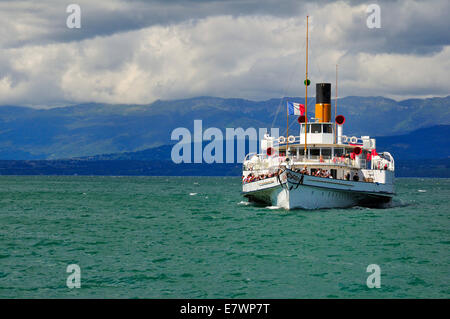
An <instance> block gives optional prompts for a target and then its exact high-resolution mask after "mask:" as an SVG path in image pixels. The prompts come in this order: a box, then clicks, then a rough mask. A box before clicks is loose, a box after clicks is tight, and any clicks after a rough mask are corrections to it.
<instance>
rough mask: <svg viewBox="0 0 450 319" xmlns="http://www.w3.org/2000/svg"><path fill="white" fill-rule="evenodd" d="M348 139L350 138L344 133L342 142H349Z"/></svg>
mask: <svg viewBox="0 0 450 319" xmlns="http://www.w3.org/2000/svg"><path fill="white" fill-rule="evenodd" d="M347 140H348V138H347V136H345V135H342V143H347Z"/></svg>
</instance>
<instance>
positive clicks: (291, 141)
mask: <svg viewBox="0 0 450 319" xmlns="http://www.w3.org/2000/svg"><path fill="white" fill-rule="evenodd" d="M288 142H289V143H294V142H295V136H294V135H291V136H289V137H288Z"/></svg>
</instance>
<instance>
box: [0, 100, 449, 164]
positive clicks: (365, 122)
mask: <svg viewBox="0 0 450 319" xmlns="http://www.w3.org/2000/svg"><path fill="white" fill-rule="evenodd" d="M287 100H289V101H296V102H300V103H303V101H304V98H302V97H289V98H283V99H270V100H266V101H249V100H244V99H224V98H218V97H196V98H191V99H182V100H172V101H161V100H158V101H155V102H153V103H151V104H148V105H124V104H120V105H119V104H114V105H112V104H96V103H88V104H79V105H72V106H66V107H58V108H50V109H34V108H30V107H22V106H8V105H6V106H0V160H36V159H63V158H74V157H90V156H97V155H102V154H116V155H111V156H116V157H117V156H119V157H120V155H117V154H118V153H124V152H142V151H144V152H145V150H147V149H153V150H152V151H151V153H154V154H153V155H155V154H156V153H157V152H160V154H161V158H160V159H163V158H164V159H166V156H167V153H164V148H166V149H169V148H171V146H170V144H173V143H175V141H171V139H170V136H171V133H172V131H173V130H174V129H175V128H178V127H185V128H187V129H189V130H190V131H191V132H193V122H194V120H196V119H201V120H202V121H203V129H204V130H205V129H206V128H208V127H216V128H219V129H221V130H222V132H225V128H228V127H231V128H238V127H242V128H244V129H246V128H249V127H254V128H271V127H279V128H280V134H281V135H284V134H285V128H286V101H287ZM314 103H315V100H314V98H312V99H308V117H313V116H314ZM332 108H333V109H334V104H333V106H332ZM338 113H339V114H343V115H344V116H345V117H346V122H345V124H344V134H348V135H351V136H360V135H370V136H376V137H378V140H377V143H378V146H384V147H385V149H387V150H390V147H393V148H392V150H393V154H395V153H396V152H397V153H398V152H400V153H401V152H405V154H413V153H414V154H415V155H414V156H412V157H411V156H410V157H404V158H423V156H424V154H421V151H420V144H421V143H424V144H423V145H425V146H426V145H427V144H429V141H430V140H428V139H425V138H424V136H425V135H423V134H429V135H430V136H432V137H430V138H432V139H433V141H436V140H443V141H444V142H446V143H447V144H445V145H447V146H445V147H444V148H442V147H441V148H439V146H438V144H436V149H433V151H432V153H431V154H430V153H427V152H429V150H428V149H427V150H428V151H422V153H423V152H425V153H426V156H432V157H427V158H445V157H447V156H448V155H446V156H441V153H440V152H441V151H442V150H444V151H445V152H448V149H449V148H448V127H447V126H448V125H450V96H447V97H442V98H440V97H436V98H427V99H408V100H403V101H395V100H392V99H388V98H384V97H357V96H349V97H344V98H341V99H339V100H338ZM295 121H296V117H294V116H291V117H290V127H292V130H293V131H294V132H295V130H296V129H295V127H298V126H296V125H298V124H297V123H296V122H295ZM422 128H423V129H425V131H420V130H418V129H422ZM442 129H443V130H445V133H442V132H440V131H439V130H442ZM427 130H428V131H427ZM290 132H292V131H291V130H290ZM414 132H415V133H414ZM414 134H416V135H414ZM394 136H396V137H395V138H394ZM427 136H428V135H427ZM417 138H419V139H417ZM383 143H385V144H384V145H383ZM161 148H162V149H161ZM378 148H379V149H381V148H380V147H378ZM418 148H419V149H418ZM411 150H412V153H411ZM400 153H398V154H400ZM135 155H136V156H139V153H136V154H135ZM141 155H142V154H141ZM102 156H103V155H102ZM402 156H403V155H402ZM436 156H437V157H436Z"/></svg>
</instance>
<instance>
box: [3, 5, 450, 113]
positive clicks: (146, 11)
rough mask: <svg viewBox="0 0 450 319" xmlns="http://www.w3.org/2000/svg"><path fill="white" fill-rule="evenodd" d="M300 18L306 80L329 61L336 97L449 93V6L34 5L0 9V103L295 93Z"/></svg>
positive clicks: (324, 71) (322, 77)
mask: <svg viewBox="0 0 450 319" xmlns="http://www.w3.org/2000/svg"><path fill="white" fill-rule="evenodd" d="M71 3H76V4H78V5H79V6H80V8H81V28H79V29H77V28H74V29H69V28H68V27H67V25H66V20H67V18H68V16H69V15H70V13H67V12H66V8H67V6H68V5H69V4H71ZM372 3H377V4H378V5H379V6H380V8H381V28H379V29H378V28H372V29H370V28H368V27H367V24H366V20H367V17H368V16H369V14H368V13H367V12H366V9H367V7H368V5H370V4H372ZM307 14H308V15H309V16H310V17H311V18H310V42H309V46H310V50H309V58H310V60H309V62H310V63H309V66H310V67H309V73H310V79H311V80H312V82H313V83H315V82H323V81H327V82H332V83H333V86H334V82H335V68H336V67H335V66H336V64H338V65H339V96H348V95H362V96H378V95H382V96H387V97H391V98H395V99H405V98H410V97H428V96H446V95H449V94H450V84H449V78H450V32H449V30H450V22H449V21H450V20H449V18H448V16H449V14H450V1H448V0H431V1H414V0H407V1H404V0H399V1H377V2H375V1H368V2H363V1H310V2H302V1H298V0H209V1H206V0H205V1H196V0H170V1H164V0H154V1H143V0H142V1H139V0H133V1H124V0H108V1H106V0H102V1H91V0H77V1H75V0H69V1H61V0H41V1H0V15H1V16H0V48H1V51H0V104H2V105H5V104H9V105H11V104H13V105H31V106H41V107H42V106H46V107H51V106H58V105H65V104H73V103H80V102H105V103H130V104H133V103H136V104H146V103H151V102H152V101H154V100H156V99H165V100H167V99H179V98H189V97H194V96H202V95H209V96H220V97H240V98H247V99H252V100H264V99H268V98H279V97H282V96H304V86H303V85H302V83H303V80H304V73H305V48H306V39H305V34H306V15H307ZM311 91H312V92H311V94H314V88H312V89H311ZM333 95H334V89H333Z"/></svg>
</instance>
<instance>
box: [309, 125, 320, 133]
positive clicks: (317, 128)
mask: <svg viewBox="0 0 450 319" xmlns="http://www.w3.org/2000/svg"><path fill="white" fill-rule="evenodd" d="M321 127H322V125H320V124H311V133H322V132H321V131H322V130H321Z"/></svg>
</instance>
